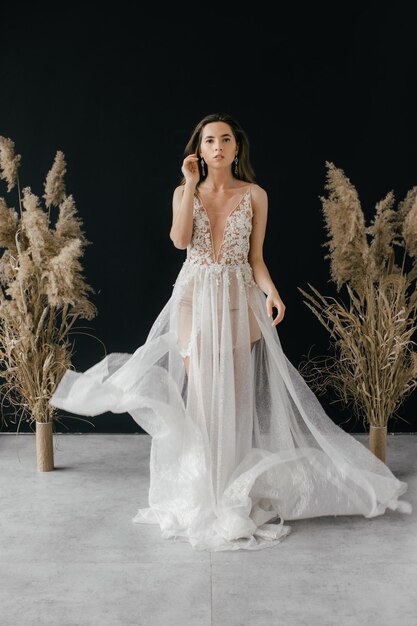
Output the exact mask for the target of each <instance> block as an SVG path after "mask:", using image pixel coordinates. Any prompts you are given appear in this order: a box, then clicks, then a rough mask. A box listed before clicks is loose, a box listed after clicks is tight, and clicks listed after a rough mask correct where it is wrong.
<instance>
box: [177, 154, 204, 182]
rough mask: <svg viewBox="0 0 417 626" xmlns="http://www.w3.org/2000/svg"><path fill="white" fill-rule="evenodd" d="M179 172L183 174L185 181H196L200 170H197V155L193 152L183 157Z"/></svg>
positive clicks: (198, 178)
mask: <svg viewBox="0 0 417 626" xmlns="http://www.w3.org/2000/svg"><path fill="white" fill-rule="evenodd" d="M181 172H182V173H183V174H184V178H185V182H186V183H195V184H197V183H198V181H199V180H200V172H199V170H198V156H197V155H196V154H195V153H193V154H189V155H188V156H186V157H185V159H184V161H183V163H182V167H181Z"/></svg>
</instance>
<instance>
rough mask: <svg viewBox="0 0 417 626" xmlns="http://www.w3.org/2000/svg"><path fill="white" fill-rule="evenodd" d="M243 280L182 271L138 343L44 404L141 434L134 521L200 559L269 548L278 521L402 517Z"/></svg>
mask: <svg viewBox="0 0 417 626" xmlns="http://www.w3.org/2000/svg"><path fill="white" fill-rule="evenodd" d="M251 277H252V275H251V269H250V266H249V264H243V265H239V266H233V267H231V266H230V267H225V266H222V265H217V264H211V265H196V264H191V263H189V262H188V261H185V262H184V264H183V267H182V268H181V271H180V273H179V275H178V278H177V281H176V283H175V285H174V289H173V292H172V295H171V297H170V299H169V300H168V302H167V303H166V304H165V306H164V308H163V309H162V311H161V312H160V314H159V315H158V317H157V319H156V320H155V322H154V324H153V326H152V328H151V330H150V332H149V335H148V337H147V340H146V342H145V343H144V344H143V345H142V346H140V347H139V348H138V349H137V350H136V351H135V352H134V353H133V354H125V353H111V354H109V355H107V356H106V357H105V358H104V359H103V360H102V361H100V362H99V363H97V364H96V365H94V366H93V367H91V368H90V369H88V370H87V371H86V372H84V373H79V372H73V371H71V370H68V371H67V372H66V374H65V376H64V377H63V379H62V381H61V382H60V384H59V386H58V388H57V389H56V391H55V394H54V396H53V398H52V400H51V404H53V405H54V406H56V407H59V408H63V409H65V410H68V411H71V412H74V413H76V414H80V415H90V416H92V415H98V414H100V413H103V412H105V411H112V412H114V413H123V412H129V413H130V415H131V416H132V417H133V419H134V420H135V421H136V422H137V423H138V424H139V425H140V426H141V427H142V428H143V429H144V430H145V431H146V432H147V433H149V434H150V435H151V437H152V446H151V455H150V486H149V501H148V503H147V505H148V506H144V507H142V508H140V509H139V510H138V511H137V513H136V515H135V517H134V518H133V521H134V522H138V523H151V524H158V525H159V527H160V529H161V532H162V536H163V537H165V538H176V539H177V540H179V541H187V542H189V543H190V544H191V545H192V546H193V547H194V548H195V549H197V550H216V551H217V550H236V549H240V548H245V549H260V548H265V547H269V546H272V545H275V544H277V543H279V542H280V541H282V539H283V538H284V537H285V536H286V535H288V533H289V532H290V530H291V527H290V526H289V525H288V524H285V523H284V522H285V521H288V520H296V519H302V518H309V517H315V516H323V515H355V514H360V515H363V516H365V517H374V516H377V515H381V514H383V513H384V512H385V510H386V509H387V508H390V509H392V510H397V511H399V512H403V513H410V512H411V510H412V509H411V505H410V503H408V502H406V501H403V500H399V497H400V496H401V495H402V494H403V493H405V491H406V490H407V483H405V482H402V481H400V480H398V479H397V478H395V476H394V475H393V474H392V472H391V471H390V469H389V468H388V466H387V465H385V464H384V463H382V462H381V461H380V460H379V459H377V458H376V457H375V456H374V455H373V454H372V453H371V452H370V451H369V450H368V449H367V448H366V447H365V446H363V445H362V444H361V443H359V442H358V441H357V440H356V439H354V438H353V437H352V436H351V435H349V434H348V433H346V432H345V431H343V430H342V429H341V428H340V427H338V426H337V425H336V424H334V423H333V422H332V420H331V419H330V417H329V416H328V415H327V414H326V413H325V411H324V409H323V407H322V406H321V404H320V403H319V401H318V399H317V397H316V396H315V395H314V393H313V392H312V390H311V389H310V388H309V387H308V385H307V384H306V382H305V381H304V379H303V378H302V376H301V375H300V374H299V372H298V371H297V369H296V368H295V367H294V366H293V365H292V364H291V363H290V361H289V360H288V359H287V358H286V356H285V354H284V352H283V350H282V347H281V343H280V340H279V336H278V333H277V328H276V327H272V326H271V319H270V318H269V317H268V316H267V313H266V306H265V295H264V293H263V292H262V291H261V289H260V288H259V287H258V286H257V285H256V284H255V283H254V281H253V277H252V278H251ZM185 356H189V357H190V358H189V373H188V375H187V372H186V369H185V366H184V360H183V357H185Z"/></svg>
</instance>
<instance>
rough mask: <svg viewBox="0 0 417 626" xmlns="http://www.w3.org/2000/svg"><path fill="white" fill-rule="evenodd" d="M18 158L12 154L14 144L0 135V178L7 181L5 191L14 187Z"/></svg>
mask: <svg viewBox="0 0 417 626" xmlns="http://www.w3.org/2000/svg"><path fill="white" fill-rule="evenodd" d="M20 158H21V157H20V154H15V153H14V142H13V141H12V140H11V139H7V138H6V137H2V136H1V135H0V178H2V179H3V180H6V181H7V191H11V190H12V189H13V187H14V186H15V185H16V181H17V171H18V169H19V163H20Z"/></svg>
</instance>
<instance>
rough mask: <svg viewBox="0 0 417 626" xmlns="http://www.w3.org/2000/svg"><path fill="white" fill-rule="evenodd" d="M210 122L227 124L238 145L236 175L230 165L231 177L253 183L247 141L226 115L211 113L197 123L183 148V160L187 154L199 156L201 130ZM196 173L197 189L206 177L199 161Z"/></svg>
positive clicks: (244, 135) (238, 127)
mask: <svg viewBox="0 0 417 626" xmlns="http://www.w3.org/2000/svg"><path fill="white" fill-rule="evenodd" d="M210 122H225V123H226V124H229V126H230V128H231V129H232V132H233V135H234V137H235V139H236V143H238V144H239V152H238V165H237V174H235V165H234V163H232V175H233V176H234V178H237V179H239V180H244V181H246V182H248V183H254V182H255V172H254V171H253V168H252V165H251V163H250V160H249V139H248V137H247V135H246V133H245V131H244V130H243V128H242V127H241V126H240V124H239V123H238V122H237V121H236V120H235V119H233V118H232V117H231V116H230V115H228V114H227V113H212V114H211V115H206V117H204V118H203V119H202V120H201V121H200V122H198V124H197V126H196V127H195V128H194V130H193V132H192V134H191V137H190V139H189V140H188V143H187V145H186V146H185V150H184V158H185V157H186V156H188V155H189V154H194V153H195V154H197V155H198V154H199V151H200V145H201V135H202V131H203V128H204V126H205V125H206V124H210ZM198 171H199V173H200V180H199V181H198V183H197V187H198V185H199V184H200V183H201V182H202V181H203V180H205V178H206V176H207V169H206V168H205V174H204V175H203V172H202V169H201V163H200V159H199V160H198ZM184 184H185V178H184V177H183V178H182V180H181V185H184Z"/></svg>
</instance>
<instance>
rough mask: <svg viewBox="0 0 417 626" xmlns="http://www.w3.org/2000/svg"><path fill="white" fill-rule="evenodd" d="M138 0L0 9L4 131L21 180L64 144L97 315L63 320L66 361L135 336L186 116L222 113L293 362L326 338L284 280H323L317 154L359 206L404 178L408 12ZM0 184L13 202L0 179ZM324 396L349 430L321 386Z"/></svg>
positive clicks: (412, 120) (153, 291)
mask: <svg viewBox="0 0 417 626" xmlns="http://www.w3.org/2000/svg"><path fill="white" fill-rule="evenodd" d="M134 6H135V5H133V4H131V5H129V4H124V5H123V4H121V3H119V4H118V5H117V6H116V7H113V9H107V10H106V9H104V8H103V5H101V6H100V5H92V4H85V5H80V6H79V7H76V5H74V4H72V3H71V4H70V5H68V7H67V8H66V9H61V12H60V14H59V15H58V14H56V15H55V14H54V13H51V12H50V11H47V10H46V9H45V10H42V9H41V8H39V7H40V5H37V6H36V8H33V7H32V8H30V7H26V8H24V9H23V8H22V7H18V8H17V7H14V8H13V6H12V5H9V6H8V7H4V8H3V13H2V31H3V32H2V52H1V59H2V62H1V64H0V75H1V82H0V84H1V91H2V97H1V101H0V122H1V126H0V133H1V134H2V135H4V136H6V137H10V138H12V139H13V141H15V143H16V150H17V151H18V152H19V153H21V154H22V159H23V164H22V168H21V170H20V177H21V185H22V186H26V185H29V186H31V188H32V191H34V192H35V193H37V194H39V195H40V194H42V193H43V186H42V185H43V180H44V177H45V175H46V172H47V171H48V169H49V168H50V166H51V164H52V162H53V158H54V155H55V152H56V150H58V149H60V150H62V151H63V152H64V153H65V156H66V160H67V167H68V173H67V175H66V188H67V193H72V194H73V195H74V197H75V200H76V203H77V206H78V211H79V214H80V216H81V217H82V219H83V223H84V230H85V232H86V236H87V238H88V239H89V240H90V241H91V242H92V245H90V246H88V247H87V250H86V254H85V257H84V268H85V272H84V273H85V276H86V278H87V281H88V282H89V283H90V284H91V285H92V286H93V287H94V289H95V290H96V292H97V293H96V295H95V296H93V302H94V303H95V304H96V306H97V307H98V310H99V315H98V317H96V318H95V319H94V320H92V321H90V322H83V321H81V322H80V324H82V325H83V326H84V328H83V329H81V332H82V333H86V334H77V335H73V341H74V343H75V355H74V361H73V362H74V365H75V366H76V368H77V369H78V370H81V371H83V370H84V369H86V368H87V367H90V366H91V365H93V364H94V363H95V362H97V361H98V360H99V359H101V358H102V357H103V356H104V354H105V352H104V348H103V345H102V344H101V343H100V341H102V342H103V344H104V345H105V348H106V350H107V352H113V351H115V352H133V351H134V350H135V349H136V348H137V347H138V346H139V345H141V344H142V343H143V342H144V341H145V339H146V336H147V333H148V332H149V330H150V327H151V325H152V323H153V321H154V319H155V318H156V316H157V315H158V313H159V312H160V311H161V309H162V307H163V306H164V304H165V302H166V301H167V300H168V298H169V297H170V294H171V291H172V286H173V283H174V282H175V279H176V276H177V274H178V272H179V270H180V267H181V264H182V262H183V260H184V259H185V254H186V252H185V251H184V250H177V249H176V248H175V247H174V246H173V244H172V242H171V241H170V239H169V230H170V226H171V217H172V209H171V197H172V191H173V189H174V187H175V185H176V184H177V183H178V181H179V177H180V167H181V163H182V158H183V149H184V146H185V143H186V141H187V139H188V137H189V134H190V132H191V130H192V128H193V127H194V125H195V124H196V123H197V122H198V121H199V119H200V118H202V117H203V116H205V115H206V114H208V113H213V112H219V111H225V112H228V113H230V114H231V115H233V116H234V117H236V118H237V119H238V121H239V122H240V123H241V124H242V125H243V127H244V128H245V129H246V131H247V132H248V135H249V138H250V140H251V158H252V163H253V166H254V169H255V173H256V175H257V182H258V183H259V184H260V185H261V186H263V187H264V188H265V189H266V190H267V192H268V195H269V217H268V226H267V234H266V240H265V245H264V257H265V261H266V263H267V266H268V268H269V271H270V273H271V276H272V278H273V280H274V282H275V284H276V286H277V288H278V290H279V292H280V294H281V297H282V298H283V300H284V302H285V304H286V306H287V309H286V315H285V318H284V321H283V322H282V323H281V324H279V325H278V327H277V330H278V332H279V335H280V339H281V343H282V346H283V349H284V351H285V353H286V354H287V356H288V358H289V359H290V360H291V361H292V362H293V363H294V364H295V365H297V366H298V365H299V363H300V361H301V360H302V358H303V357H304V356H305V355H306V353H307V352H308V351H309V350H310V348H312V353H313V354H322V353H324V352H326V351H327V350H328V349H329V341H328V336H327V334H326V333H325V331H324V329H322V327H321V325H320V324H319V322H318V321H317V320H316V318H315V317H314V316H313V315H312V313H311V312H310V311H309V309H308V308H307V307H306V306H305V304H303V302H302V296H301V293H300V292H299V291H298V289H297V287H298V286H300V287H302V288H306V289H308V288H307V283H308V282H309V283H311V284H313V285H314V286H316V287H317V288H318V289H319V290H320V291H322V292H323V293H328V294H332V295H336V291H335V286H334V285H333V283H330V282H329V276H330V275H329V264H328V261H325V260H324V254H325V251H326V249H325V248H323V247H322V244H323V242H324V241H325V240H326V235H325V230H324V221H323V217H322V212H321V202H320V199H319V196H320V195H322V194H323V193H324V182H325V171H326V169H325V161H326V160H328V161H332V162H334V164H335V165H336V166H338V167H341V168H342V169H343V170H344V171H345V173H346V175H347V176H348V177H349V178H350V180H351V181H352V183H353V184H354V185H355V186H356V188H357V190H358V192H359V195H360V198H361V202H362V206H363V208H364V210H365V214H366V217H367V220H368V221H369V219H370V217H371V216H372V215H373V212H374V206H375V203H376V202H377V201H378V200H380V199H381V198H382V197H384V196H385V194H386V193H387V192H388V191H389V190H391V189H393V190H394V193H395V195H396V198H397V200H401V199H402V198H403V197H404V195H405V194H406V192H407V190H408V189H410V188H411V187H412V186H414V185H416V184H417V170H416V162H417V161H416V143H417V142H416V139H417V132H416V130H417V129H416V111H417V101H416V100H417V99H416V80H415V77H416V76H415V74H416V61H417V55H416V38H415V33H414V28H415V23H416V14H415V10H414V9H411V8H406V7H405V5H403V6H401V7H396V8H395V9H393V8H391V9H388V8H385V9H383V8H381V5H380V3H376V2H370V3H367V6H361V7H359V6H358V7H354V6H352V5H350V4H347V3H346V4H343V3H338V4H337V13H335V12H334V10H335V9H334V7H336V5H335V4H329V5H328V6H326V5H324V4H321V5H320V6H318V5H317V3H315V4H314V7H312V8H307V9H303V11H301V10H300V8H299V7H298V6H295V7H294V8H293V9H289V8H287V9H285V10H284V9H282V8H281V9H279V11H278V13H279V15H278V18H274V20H267V19H265V20H263V21H249V20H247V21H243V20H242V21H233V22H231V21H230V22H228V21H224V20H223V18H222V16H221V15H216V16H212V15H210V14H207V15H206V17H205V18H204V19H203V20H199V21H197V20H195V21H194V22H193V23H184V22H183V21H180V20H179V21H178V22H174V23H169V21H168V20H167V21H166V22H161V21H146V20H143V19H141V18H140V17H138V16H137V14H136V13H135V8H134ZM0 194H1V195H3V196H5V197H6V199H7V201H8V204H9V205H12V206H15V207H16V206H17V195H16V192H13V193H12V194H6V186H5V184H4V183H3V182H2V183H1V189H0ZM274 314H275V313H274ZM91 335H94V336H95V337H97V338H98V339H99V340H100V341H98V340H97V339H94V338H93V337H92V336H91ZM320 400H321V402H322V403H323V404H324V406H325V407H326V410H327V411H328V413H329V415H330V416H331V417H332V419H333V420H334V421H335V422H336V423H339V424H342V423H343V428H345V429H346V430H348V431H349V432H363V425H362V423H360V422H355V420H354V419H353V418H351V419H349V416H350V412H349V411H348V410H346V409H343V408H342V406H341V405H339V404H334V403H332V402H331V400H332V397H331V396H330V395H327V396H325V397H320ZM416 405H417V396H415V397H414V396H411V397H410V398H409V399H408V400H407V401H406V402H405V403H404V404H403V405H402V407H401V408H400V409H399V411H398V415H400V416H401V417H403V418H405V419H406V420H408V422H410V423H406V422H404V421H402V420H401V419H399V418H398V419H395V420H394V419H393V420H391V422H390V425H389V430H391V431H396V432H410V431H411V432H414V431H415V430H416V416H415V407H416ZM61 419H62V420H63V423H64V426H60V425H57V431H59V430H60V431H63V432H65V431H67V430H69V431H74V432H84V431H89V432H136V431H139V432H140V428H139V427H138V426H137V425H136V423H135V422H134V421H133V419H132V418H131V417H130V416H129V415H128V414H123V415H114V414H111V413H107V414H104V415H101V416H98V417H94V418H80V417H76V416H71V415H69V414H65V416H64V417H62V418H61ZM81 419H88V420H89V421H91V422H92V424H93V426H92V425H90V424H88V423H86V422H84V421H80V420H81ZM346 420H348V421H346Z"/></svg>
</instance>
